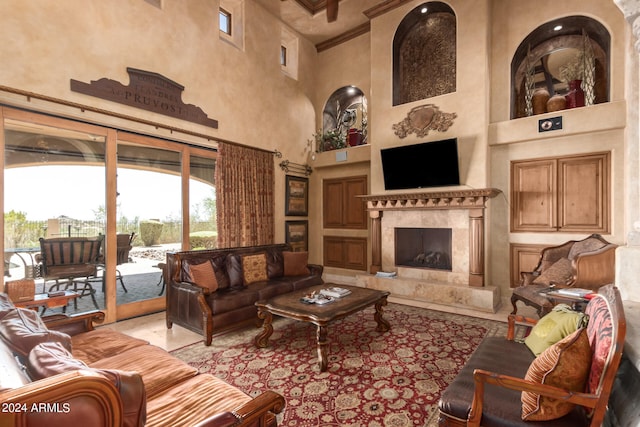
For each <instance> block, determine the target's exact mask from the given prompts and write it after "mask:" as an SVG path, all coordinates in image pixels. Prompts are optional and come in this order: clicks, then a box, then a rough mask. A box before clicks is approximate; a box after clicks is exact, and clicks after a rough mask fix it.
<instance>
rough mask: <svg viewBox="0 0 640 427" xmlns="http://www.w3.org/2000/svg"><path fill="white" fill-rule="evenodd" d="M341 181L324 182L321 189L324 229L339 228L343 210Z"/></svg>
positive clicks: (342, 186)
mask: <svg viewBox="0 0 640 427" xmlns="http://www.w3.org/2000/svg"><path fill="white" fill-rule="evenodd" d="M343 204H344V185H343V182H342V180H335V179H331V180H325V181H324V183H323V189H322V214H323V215H322V217H323V226H324V228H341V227H342V215H343V214H342V212H343V210H344V206H343Z"/></svg>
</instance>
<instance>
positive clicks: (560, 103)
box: [547, 94, 567, 113]
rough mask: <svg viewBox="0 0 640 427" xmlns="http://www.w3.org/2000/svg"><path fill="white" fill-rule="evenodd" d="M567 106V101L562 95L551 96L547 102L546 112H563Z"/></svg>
mask: <svg viewBox="0 0 640 427" xmlns="http://www.w3.org/2000/svg"><path fill="white" fill-rule="evenodd" d="M566 106H567V100H566V99H565V97H564V96H562V95H557V94H556V95H553V96H552V97H551V98H549V101H547V112H549V113H550V112H552V111H560V110H564V109H565V107H566Z"/></svg>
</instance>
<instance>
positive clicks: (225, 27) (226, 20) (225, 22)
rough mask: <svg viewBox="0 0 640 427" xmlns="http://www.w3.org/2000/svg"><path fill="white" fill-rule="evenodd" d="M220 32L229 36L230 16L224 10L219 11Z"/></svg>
mask: <svg viewBox="0 0 640 427" xmlns="http://www.w3.org/2000/svg"><path fill="white" fill-rule="evenodd" d="M219 16H220V22H219V25H220V31H222V32H223V33H225V34H229V35H231V14H230V13H229V12H227V11H226V10H224V9H220V13H219Z"/></svg>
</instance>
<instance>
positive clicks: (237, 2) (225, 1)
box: [218, 0, 244, 50]
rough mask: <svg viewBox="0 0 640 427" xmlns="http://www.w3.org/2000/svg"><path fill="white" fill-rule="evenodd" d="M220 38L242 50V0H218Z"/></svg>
mask: <svg viewBox="0 0 640 427" xmlns="http://www.w3.org/2000/svg"><path fill="white" fill-rule="evenodd" d="M218 25H219V28H220V40H223V41H225V42H227V43H230V44H231V45H233V46H235V47H237V48H238V49H240V50H244V0H220V9H219V10H218Z"/></svg>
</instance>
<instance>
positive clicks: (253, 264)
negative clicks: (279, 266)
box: [242, 254, 269, 286]
mask: <svg viewBox="0 0 640 427" xmlns="http://www.w3.org/2000/svg"><path fill="white" fill-rule="evenodd" d="M242 278H243V280H244V284H245V286H246V285H250V284H252V283H255V282H262V281H265V280H269V277H268V276H267V256H266V254H256V255H245V256H243V257H242Z"/></svg>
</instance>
